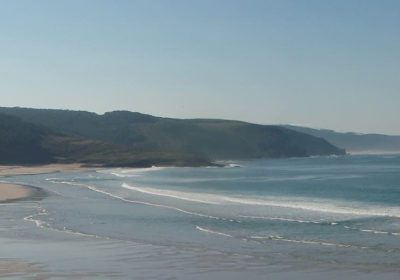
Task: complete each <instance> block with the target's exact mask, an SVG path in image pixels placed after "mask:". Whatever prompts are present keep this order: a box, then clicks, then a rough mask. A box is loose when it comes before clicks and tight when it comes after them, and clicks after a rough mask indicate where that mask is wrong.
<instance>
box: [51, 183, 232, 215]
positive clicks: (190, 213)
mask: <svg viewBox="0 0 400 280" xmlns="http://www.w3.org/2000/svg"><path fill="white" fill-rule="evenodd" d="M53 183H55V184H66V185H72V186H78V187H84V188H87V189H89V190H92V191H95V192H98V193H101V194H104V195H106V196H109V197H112V198H115V199H119V200H121V201H124V202H129V203H136V204H142V205H147V206H154V207H161V208H166V209H171V210H175V211H178V212H181V213H185V214H189V215H194V216H199V217H204V218H209V219H217V220H227V221H233V220H229V219H226V218H221V217H215V216H211V215H206V214H201V213H196V212H192V211H187V210H184V209H181V208H178V207H173V206H168V205H162V204H155V203H150V202H145V201H139V200H130V199H126V198H124V197H121V196H118V195H115V194H112V193H109V192H106V191H103V190H100V189H97V188H96V187H93V186H90V185H86V184H80V183H74V182H68V181H61V182H57V181H54V182H53Z"/></svg>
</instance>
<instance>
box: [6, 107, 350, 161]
mask: <svg viewBox="0 0 400 280" xmlns="http://www.w3.org/2000/svg"><path fill="white" fill-rule="evenodd" d="M0 113H3V114H8V115H12V116H14V117H18V118H20V119H21V120H23V121H25V122H29V123H31V124H35V125H37V126H40V127H45V128H46V129H48V130H50V131H52V132H54V133H58V134H60V135H63V137H62V139H63V140H60V139H59V138H55V137H54V136H53V137H50V138H47V139H53V140H52V141H53V142H52V141H50V140H49V141H46V142H44V143H46V145H45V146H46V147H47V148H48V147H52V149H51V151H52V154H53V155H57V156H59V157H60V156H61V158H69V159H70V160H79V161H87V162H90V161H92V162H102V161H104V160H107V162H108V163H112V164H114V165H118V164H124V165H140V164H144V165H148V164H151V163H152V164H159V163H161V164H175V163H179V164H181V165H186V164H190V165H192V164H194V165H196V163H200V162H203V163H204V162H205V161H207V160H208V159H209V160H224V159H251V158H280V157H306V156H312V155H330V154H344V150H342V149H339V148H337V147H335V146H333V145H331V144H329V143H328V142H327V141H326V140H324V139H321V138H317V137H314V136H310V135H307V134H305V133H300V132H296V131H294V130H291V129H287V128H282V127H278V126H267V125H256V124H250V123H245V122H240V121H229V120H213V119H187V120H182V119H171V118H160V117H154V116H150V115H144V114H140V113H133V112H127V111H115V112H110V113H105V114H103V115H98V114H95V113H90V112H84V111H69V110H46V109H28V108H0ZM67 136H68V137H70V138H68V137H67ZM71 137H72V139H73V140H71ZM54 139H57V141H55V140H54ZM67 139H69V140H67ZM76 139H81V140H79V141H77V140H76ZM88 139H90V140H88ZM85 141H86V142H85ZM88 141H89V142H88ZM49 143H50V144H49ZM71 143H74V144H73V145H72V144H71ZM76 143H80V145H78V146H79V149H78V150H79V152H78V153H76V152H71V151H70V150H69V149H71V146H72V147H75V148H76ZM74 145H75V146H74ZM65 147H67V148H65ZM82 151H84V152H82ZM74 154H75V156H71V155H74Z"/></svg>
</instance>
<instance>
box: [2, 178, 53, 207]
mask: <svg viewBox="0 0 400 280" xmlns="http://www.w3.org/2000/svg"><path fill="white" fill-rule="evenodd" d="M45 196H46V192H45V191H44V190H42V189H41V188H37V187H33V186H26V185H18V184H12V183H0V203H11V202H16V201H24V200H38V199H42V198H44V197H45Z"/></svg>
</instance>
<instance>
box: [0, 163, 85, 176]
mask: <svg viewBox="0 0 400 280" xmlns="http://www.w3.org/2000/svg"><path fill="white" fill-rule="evenodd" d="M82 169H89V167H83V166H82V165H81V164H48V165H37V166H19V165H1V166H0V177H1V176H14V175H33V174H42V173H54V172H61V171H77V170H82Z"/></svg>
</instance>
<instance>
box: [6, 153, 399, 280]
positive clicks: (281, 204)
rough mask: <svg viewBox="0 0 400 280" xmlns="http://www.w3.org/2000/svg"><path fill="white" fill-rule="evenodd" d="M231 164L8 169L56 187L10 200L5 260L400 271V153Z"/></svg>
mask: <svg viewBox="0 0 400 280" xmlns="http://www.w3.org/2000/svg"><path fill="white" fill-rule="evenodd" d="M227 164H228V166H227V167H226V168H211V167H210V168H157V167H153V168H148V169H100V170H96V171H85V172H70V173H54V174H42V175H34V176H17V177H10V178H1V179H2V181H7V182H17V183H22V184H26V185H32V186H36V187H40V188H42V189H44V190H45V191H46V192H47V194H48V196H47V197H46V198H45V199H42V200H36V201H24V202H18V203H12V204H3V205H0V211H1V213H2V215H1V218H0V226H1V228H0V245H1V247H2V249H1V253H0V260H1V259H6V260H21V261H24V262H29V263H31V264H32V265H33V266H34V267H35V269H37V270H38V271H39V272H36V273H38V274H40V273H41V274H40V275H45V276H46V277H49V278H52V277H54V278H56V277H72V278H77V277H78V276H79V277H81V278H82V279H86V278H90V279H92V278H93V279H100V278H104V279H110V278H116V279H243V278H247V279H302V278H304V279H321V278H323V277H325V278H326V277H328V279H341V278H343V277H345V278H348V279H376V278H377V277H379V278H381V279H399V277H400V156H399V155H368V156H367V155H364V156H363V155H356V156H341V157H315V158H302V159H300V158H294V159H279V160H255V161H243V162H227ZM0 275H1V272H0ZM24 275H25V276H26V275H28V274H23V273H22V274H19V275H12V276H13V277H15V278H16V279H19V278H23V277H25V276H24ZM74 275H75V276H74ZM9 276H10V275H9ZM10 277H11V276H10ZM26 277H27V276H26ZM24 279H25V278H24ZM26 279H31V278H26Z"/></svg>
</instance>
